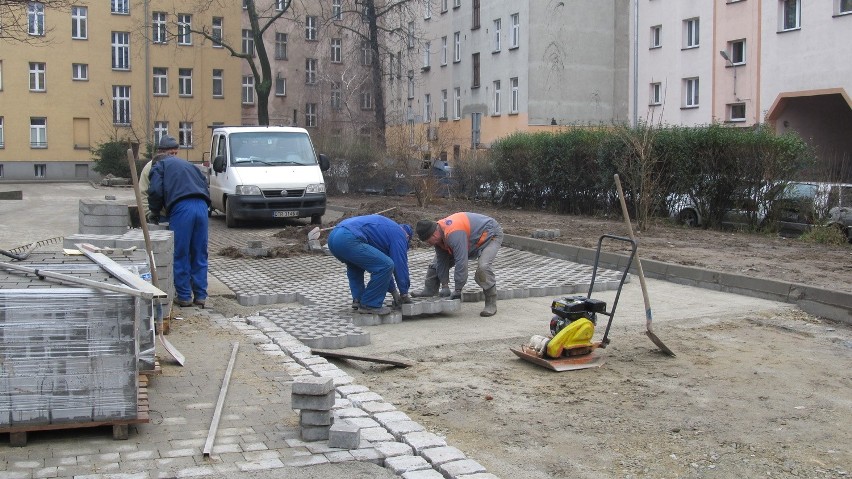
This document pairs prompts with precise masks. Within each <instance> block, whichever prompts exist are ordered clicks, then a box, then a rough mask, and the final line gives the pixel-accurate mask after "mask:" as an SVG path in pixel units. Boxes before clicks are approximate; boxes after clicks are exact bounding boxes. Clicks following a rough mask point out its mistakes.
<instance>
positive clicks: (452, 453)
mask: <svg viewBox="0 0 852 479" xmlns="http://www.w3.org/2000/svg"><path fill="white" fill-rule="evenodd" d="M420 455H421V456H423V458H424V459H426V460H427V461H429V463H430V464H432V465H433V466H440V465H441V464H443V463H445V462H450V461H459V460H462V459H467V457H466V456H465V455H464V453H463V452H461V451H460V450H459V449H457V448H455V447H453V446H444V447H432V448H429V449H424V450H423V451H421V452H420Z"/></svg>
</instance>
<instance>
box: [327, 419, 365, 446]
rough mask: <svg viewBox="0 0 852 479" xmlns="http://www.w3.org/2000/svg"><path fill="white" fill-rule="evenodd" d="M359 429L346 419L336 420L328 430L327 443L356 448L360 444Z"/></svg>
mask: <svg viewBox="0 0 852 479" xmlns="http://www.w3.org/2000/svg"><path fill="white" fill-rule="evenodd" d="M360 431H361V428H360V427H358V426H356V425H355V424H353V423H351V422H349V421H347V420H341V421H337V422H335V423H334V424H332V425H331V428H330V429H329V430H328V445H329V447H338V448H340V449H357V448H358V446H359V445H360V444H361V433H360Z"/></svg>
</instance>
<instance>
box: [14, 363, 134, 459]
mask: <svg viewBox="0 0 852 479" xmlns="http://www.w3.org/2000/svg"><path fill="white" fill-rule="evenodd" d="M136 398H137V409H136V417H135V418H133V419H118V420H113V421H88V422H69V423H62V424H27V425H21V426H6V427H0V434H5V433H8V434H9V445H10V446H13V447H24V446H26V445H27V433H28V432H34V431H54V430H63V429H78V428H84V427H102V426H112V438H113V439H116V440H125V439H127V438H128V436H129V431H130V425H131V424H144V423H147V422H149V421H150V417H149V415H148V412H149V410H150V404H149V403H148V376H146V375H142V374H140V375H139V389H138V391H137V393H136Z"/></svg>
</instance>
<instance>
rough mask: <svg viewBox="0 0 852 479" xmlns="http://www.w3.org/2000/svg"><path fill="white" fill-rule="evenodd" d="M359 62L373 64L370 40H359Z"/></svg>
mask: <svg viewBox="0 0 852 479" xmlns="http://www.w3.org/2000/svg"><path fill="white" fill-rule="evenodd" d="M361 64H362V65H372V64H373V47H372V46H371V45H370V42H368V41H364V42H361Z"/></svg>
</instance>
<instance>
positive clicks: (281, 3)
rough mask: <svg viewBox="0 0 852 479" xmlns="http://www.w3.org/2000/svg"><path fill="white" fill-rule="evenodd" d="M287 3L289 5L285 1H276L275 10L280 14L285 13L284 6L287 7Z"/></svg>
mask: <svg viewBox="0 0 852 479" xmlns="http://www.w3.org/2000/svg"><path fill="white" fill-rule="evenodd" d="M287 3H288V2H286V1H285V0H275V10H277V11H279V12H283V11H284V6H285V4H287Z"/></svg>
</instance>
